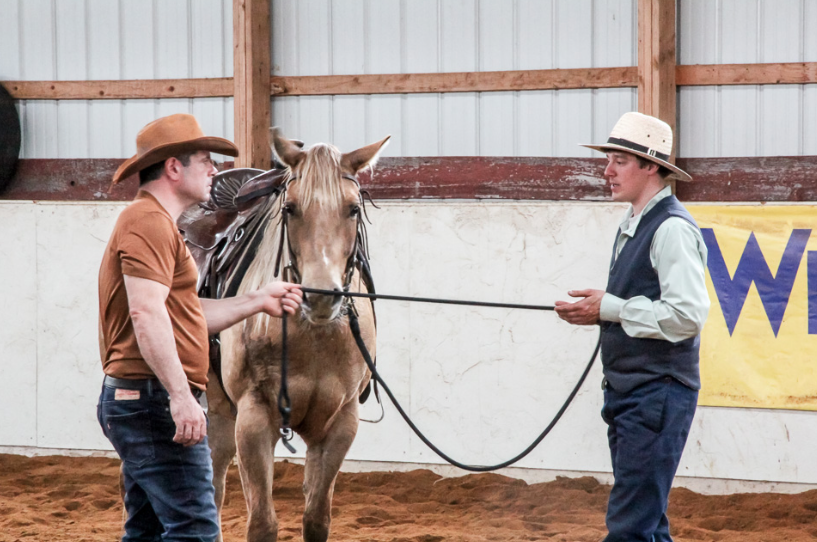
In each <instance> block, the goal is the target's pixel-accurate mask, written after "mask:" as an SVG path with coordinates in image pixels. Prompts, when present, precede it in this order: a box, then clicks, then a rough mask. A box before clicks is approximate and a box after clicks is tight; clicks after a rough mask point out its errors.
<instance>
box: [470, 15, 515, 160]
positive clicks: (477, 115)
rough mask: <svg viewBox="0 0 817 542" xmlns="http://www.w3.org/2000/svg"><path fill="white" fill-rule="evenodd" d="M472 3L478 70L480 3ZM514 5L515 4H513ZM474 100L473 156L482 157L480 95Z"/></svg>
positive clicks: (475, 62)
mask: <svg viewBox="0 0 817 542" xmlns="http://www.w3.org/2000/svg"><path fill="white" fill-rule="evenodd" d="M473 2H474V21H475V23H476V24H475V25H474V66H475V67H476V68H477V69H479V68H480V67H481V66H482V62H481V57H482V55H480V54H479V53H480V51H479V42H480V39H481V38H482V36H481V34H480V31H479V30H480V24H479V21H480V7H481V3H480V0H473ZM514 3H515V2H514ZM475 98H476V99H475V100H474V142H475V145H474V147H475V148H474V154H475V155H476V156H480V155H482V136H481V134H482V115H481V112H480V110H481V107H480V104H481V102H482V93H476V94H475Z"/></svg>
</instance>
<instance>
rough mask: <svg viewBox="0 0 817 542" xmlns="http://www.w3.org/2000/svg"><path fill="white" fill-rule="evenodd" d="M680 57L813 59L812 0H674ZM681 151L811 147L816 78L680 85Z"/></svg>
mask: <svg viewBox="0 0 817 542" xmlns="http://www.w3.org/2000/svg"><path fill="white" fill-rule="evenodd" d="M678 19H679V26H678V35H679V45H678V51H679V55H678V56H679V63H680V64H744V63H750V64H751V63H766V62H815V61H817V36H815V35H814V32H812V31H811V29H813V28H815V27H817V2H814V0H681V2H680V3H679V8H678ZM678 111H679V137H680V147H679V152H678V154H679V155H680V156H688V157H693V156H694V157H713V156H787V155H813V154H817V86H816V85H773V86H772V85H763V86H761V85H745V86H727V87H690V88H681V89H680V91H679V101H678Z"/></svg>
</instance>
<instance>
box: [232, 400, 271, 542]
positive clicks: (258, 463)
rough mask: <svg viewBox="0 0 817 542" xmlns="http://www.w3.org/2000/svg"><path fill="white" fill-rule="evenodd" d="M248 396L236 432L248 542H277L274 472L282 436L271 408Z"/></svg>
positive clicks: (240, 410) (241, 406)
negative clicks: (274, 420) (272, 416)
mask: <svg viewBox="0 0 817 542" xmlns="http://www.w3.org/2000/svg"><path fill="white" fill-rule="evenodd" d="M247 395H248V396H249V395H251V394H247ZM248 396H245V398H244V399H242V400H241V401H239V404H238V419H237V420H236V432H235V436H236V445H237V447H238V469H239V472H240V474H241V485H242V486H243V488H244V500H245V501H246V502H247V512H248V518H247V542H275V541H276V540H278V518H277V517H276V515H275V508H274V507H273V503H272V469H273V464H274V460H275V458H274V454H273V451H274V449H275V444H276V442H277V441H278V432H277V430H276V428H274V427H273V425H272V423H271V420H270V418H269V410H268V408H267V406H266V405H265V404H262V403H259V402H257V401H256V400H255V399H253V398H251V397H248Z"/></svg>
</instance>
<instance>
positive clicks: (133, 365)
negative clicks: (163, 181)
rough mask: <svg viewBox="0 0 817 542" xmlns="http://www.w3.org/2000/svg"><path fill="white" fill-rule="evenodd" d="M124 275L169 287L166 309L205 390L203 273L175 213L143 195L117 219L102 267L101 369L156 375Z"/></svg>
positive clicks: (184, 358) (191, 375)
mask: <svg viewBox="0 0 817 542" xmlns="http://www.w3.org/2000/svg"><path fill="white" fill-rule="evenodd" d="M123 275H128V276H131V277H140V278H145V279H149V280H154V281H156V282H159V283H161V284H164V285H165V286H167V287H168V288H170V294H169V295H168V298H167V301H166V302H165V305H166V306H167V312H168V314H169V315H170V321H171V323H172V326H173V336H174V337H175V339H176V350H177V351H178V354H179V358H180V359H181V362H182V366H183V368H184V372H185V374H187V379H188V381H189V382H190V384H191V385H194V386H195V387H197V388H200V389H204V388H205V387H206V385H207V370H208V367H209V363H210V362H209V357H208V351H209V346H208V342H207V322H206V321H205V319H204V312H203V311H202V308H201V302H200V301H199V298H198V295H197V293H196V281H197V279H198V270H197V269H196V264H195V261H194V260H193V257H192V256H191V255H190V251H189V250H187V246H186V245H185V244H184V240H183V239H182V236H181V235H180V234H179V231H178V229H177V228H176V224H175V223H174V221H173V218H172V217H171V216H170V214H169V213H168V212H167V211H166V210H165V209H164V207H162V205H161V204H160V203H159V202H158V201H157V200H156V198H154V197H153V196H152V195H151V194H150V193H148V192H145V191H140V192H139V193H138V194H137V196H136V199H134V200H133V202H132V203H131V204H130V205H128V207H127V208H125V210H124V211H122V214H120V215H119V218H118V220H117V221H116V226H114V229H113V233H112V234H111V238H110V240H109V241H108V246H107V247H106V249H105V254H104V255H103V257H102V265H101V266H100V268H99V321H100V326H99V331H100V351H101V354H102V370H103V371H104V372H105V374H107V375H110V376H113V377H117V378H151V377H154V376H155V375H154V374H153V371H151V369H150V367H148V365H147V363H146V362H145V360H144V358H143V357H142V354H141V353H140V352H139V345H138V344H137V342H136V335H135V333H134V330H133V321H132V320H131V317H130V313H129V311H128V296H127V292H126V290H125V282H124V278H123Z"/></svg>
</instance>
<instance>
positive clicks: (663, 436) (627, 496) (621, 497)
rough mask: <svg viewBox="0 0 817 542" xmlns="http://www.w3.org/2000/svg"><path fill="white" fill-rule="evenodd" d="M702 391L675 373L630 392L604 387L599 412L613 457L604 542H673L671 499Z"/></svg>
mask: <svg viewBox="0 0 817 542" xmlns="http://www.w3.org/2000/svg"><path fill="white" fill-rule="evenodd" d="M697 403H698V392H697V391H696V390H693V389H691V388H688V387H687V386H684V385H683V384H681V383H680V382H678V381H677V380H675V379H674V378H671V377H664V378H660V379H658V380H653V381H652V382H647V383H646V384H642V385H641V386H638V387H637V388H635V389H633V390H631V391H630V392H628V393H620V392H617V391H615V390H613V389H612V388H610V387H609V386H607V387H606V388H605V390H604V407H603V408H602V411H601V416H602V418H603V419H604V421H605V422H606V423H607V425H608V428H607V439H608V442H609V444H610V456H611V458H612V460H613V476H614V478H615V482H614V483H613V490H612V491H611V492H610V501H609V502H608V505H607V530H608V535H607V538H605V539H604V540H605V542H625V541H626V542H636V541H643V542H653V541H654V542H669V541H671V540H672V538H671V537H670V534H669V520H668V519H667V513H666V512H667V503H668V500H669V491H670V488H671V487H672V480H673V478H674V477H675V471H676V470H677V469H678V463H679V462H680V461H681V453H682V452H683V451H684V445H685V444H686V440H687V436H688V435H689V428H690V426H691V425H692V418H693V416H694V415H695V407H696V406H697Z"/></svg>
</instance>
